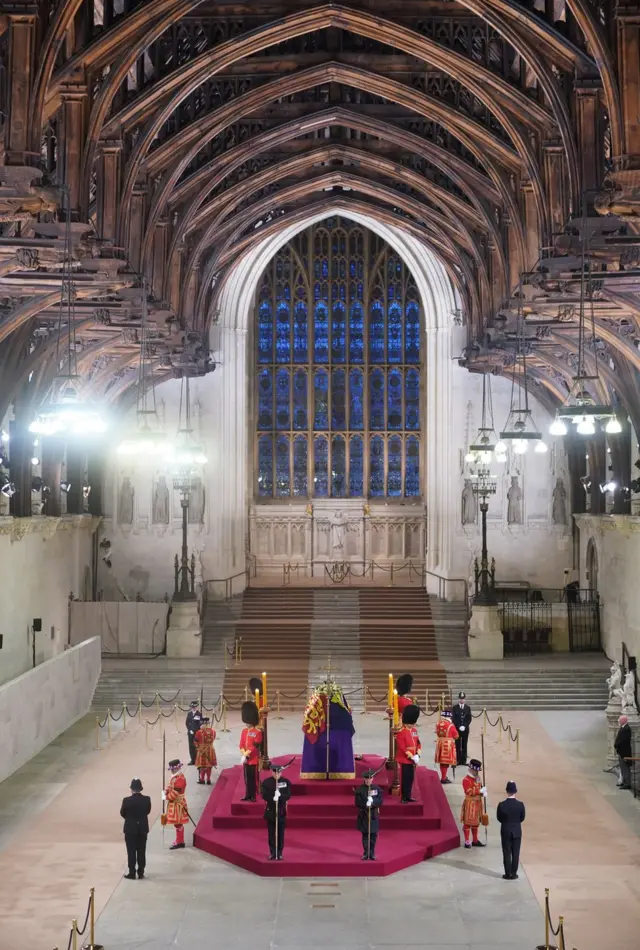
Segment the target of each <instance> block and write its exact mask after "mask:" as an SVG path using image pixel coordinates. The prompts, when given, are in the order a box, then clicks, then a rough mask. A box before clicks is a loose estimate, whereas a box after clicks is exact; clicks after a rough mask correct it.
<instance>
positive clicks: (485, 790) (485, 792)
mask: <svg viewBox="0 0 640 950" xmlns="http://www.w3.org/2000/svg"><path fill="white" fill-rule="evenodd" d="M480 794H481V795H482V797H483V798H486V797H487V789H486V787H485V786H484V785H483V786H482V788H481V789H480Z"/></svg>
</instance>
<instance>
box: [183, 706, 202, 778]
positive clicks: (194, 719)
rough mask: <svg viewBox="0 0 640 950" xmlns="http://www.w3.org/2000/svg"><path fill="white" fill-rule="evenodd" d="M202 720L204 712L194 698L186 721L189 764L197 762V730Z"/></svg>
mask: <svg viewBox="0 0 640 950" xmlns="http://www.w3.org/2000/svg"><path fill="white" fill-rule="evenodd" d="M201 722H202V713H201V712H200V710H199V709H198V701H197V700H195V699H194V700H193V702H192V703H191V708H190V709H189V712H188V713H187V718H186V721H185V725H186V727H187V738H188V740H189V765H195V764H196V732H197V731H198V729H199V728H200V724H201Z"/></svg>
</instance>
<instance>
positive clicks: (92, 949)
mask: <svg viewBox="0 0 640 950" xmlns="http://www.w3.org/2000/svg"><path fill="white" fill-rule="evenodd" d="M87 927H88V928H89V942H88V943H87V944H85V950H104V948H103V947H102V945H101V944H99V943H96V889H95V887H92V888H90V890H89V902H88V904H87V913H86V914H85V918H84V923H83V925H82V927H78V919H77V917H74V918H73V920H72V921H71V930H70V931H69V940H68V941H67V950H78V937H82V936H83V935H84V934H85V933H86V931H87ZM54 950H58V948H57V947H54Z"/></svg>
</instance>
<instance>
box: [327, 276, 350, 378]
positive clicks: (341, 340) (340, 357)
mask: <svg viewBox="0 0 640 950" xmlns="http://www.w3.org/2000/svg"><path fill="white" fill-rule="evenodd" d="M338 294H340V295H344V285H342V286H341V287H340V288H338V287H337V286H336V285H335V284H334V286H333V314H332V315H331V359H332V361H333V362H334V363H344V362H345V359H346V357H345V348H346V343H347V324H346V308H345V303H344V300H342V299H340V297H339V296H338ZM336 297H338V299H336Z"/></svg>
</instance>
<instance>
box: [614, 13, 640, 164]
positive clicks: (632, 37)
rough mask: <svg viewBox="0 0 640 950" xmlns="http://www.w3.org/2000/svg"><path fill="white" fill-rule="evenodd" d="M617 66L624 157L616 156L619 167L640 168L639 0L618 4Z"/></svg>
mask: <svg viewBox="0 0 640 950" xmlns="http://www.w3.org/2000/svg"><path fill="white" fill-rule="evenodd" d="M616 23H617V27H618V64H619V86H618V88H619V89H620V98H621V100H622V121H623V123H624V155H622V156H617V155H616V156H614V159H618V162H619V165H623V166H625V167H627V168H639V167H640V14H639V12H638V4H637V0H618V3H617V4H616Z"/></svg>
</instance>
